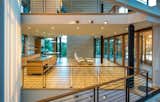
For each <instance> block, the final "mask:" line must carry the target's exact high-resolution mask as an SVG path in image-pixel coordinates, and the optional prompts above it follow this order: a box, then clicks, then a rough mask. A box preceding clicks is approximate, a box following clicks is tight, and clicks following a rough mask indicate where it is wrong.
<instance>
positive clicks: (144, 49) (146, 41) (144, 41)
mask: <svg viewBox="0 0 160 102" xmlns="http://www.w3.org/2000/svg"><path fill="white" fill-rule="evenodd" d="M143 38H144V63H146V51H147V49H146V45H147V44H146V42H147V40H146V36H145V35H144V36H143Z"/></svg>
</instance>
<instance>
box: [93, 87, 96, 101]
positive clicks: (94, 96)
mask: <svg viewBox="0 0 160 102" xmlns="http://www.w3.org/2000/svg"><path fill="white" fill-rule="evenodd" d="M93 102H96V89H95V88H94V89H93Z"/></svg>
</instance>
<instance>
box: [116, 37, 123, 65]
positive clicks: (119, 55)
mask: <svg viewBox="0 0 160 102" xmlns="http://www.w3.org/2000/svg"><path fill="white" fill-rule="evenodd" d="M115 46H116V63H118V64H121V65H122V37H116V45H115Z"/></svg>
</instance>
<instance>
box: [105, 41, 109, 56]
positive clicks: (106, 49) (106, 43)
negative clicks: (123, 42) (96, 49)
mask: <svg viewBox="0 0 160 102" xmlns="http://www.w3.org/2000/svg"><path fill="white" fill-rule="evenodd" d="M108 43H109V42H108V39H104V58H108V48H109V46H108Z"/></svg>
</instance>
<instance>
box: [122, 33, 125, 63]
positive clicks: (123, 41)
mask: <svg viewBox="0 0 160 102" xmlns="http://www.w3.org/2000/svg"><path fill="white" fill-rule="evenodd" d="M122 66H125V36H124V35H122Z"/></svg>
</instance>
